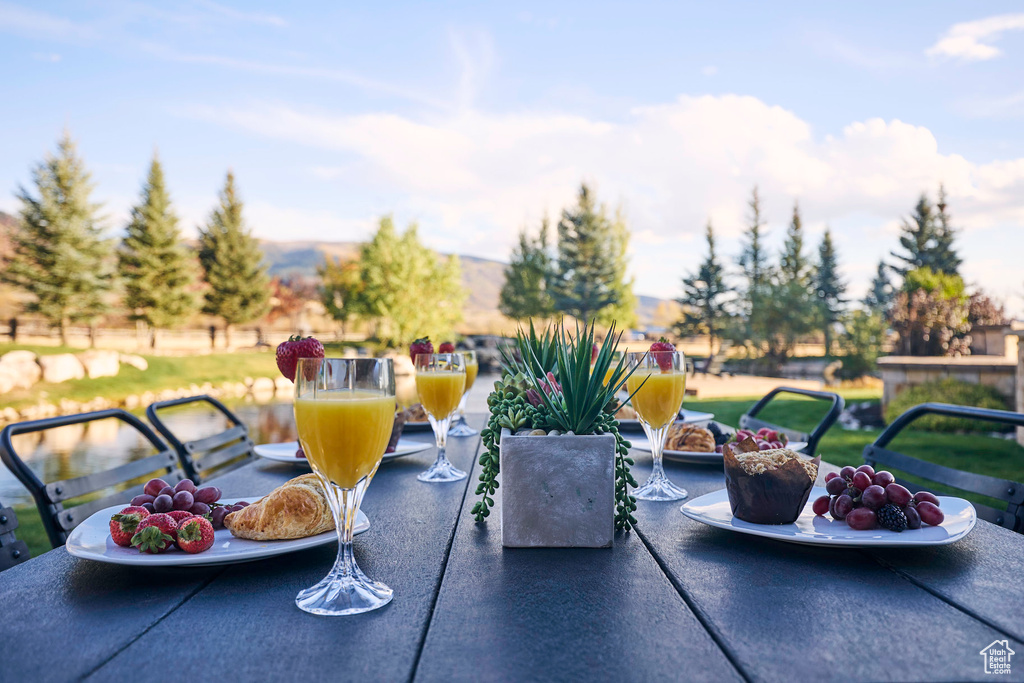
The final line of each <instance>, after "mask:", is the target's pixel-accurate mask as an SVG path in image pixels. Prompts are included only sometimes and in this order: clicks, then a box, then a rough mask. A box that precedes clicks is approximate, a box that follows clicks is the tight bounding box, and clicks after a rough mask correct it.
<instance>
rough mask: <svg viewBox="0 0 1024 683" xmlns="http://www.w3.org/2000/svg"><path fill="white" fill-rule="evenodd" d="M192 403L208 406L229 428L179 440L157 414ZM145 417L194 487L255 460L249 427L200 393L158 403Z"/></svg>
mask: <svg viewBox="0 0 1024 683" xmlns="http://www.w3.org/2000/svg"><path fill="white" fill-rule="evenodd" d="M191 403H208V404H210V405H211V406H213V407H214V408H215V409H216V410H218V411H219V412H220V413H221V414H222V415H223V416H224V417H225V418H227V420H228V422H230V423H231V426H230V427H228V428H227V429H226V430H224V431H223V432H220V433H219V434H214V435H213V436H207V437H204V438H202V439H194V440H192V441H182V440H181V439H180V438H179V437H178V436H177V435H176V434H175V433H174V432H173V431H171V429H170V428H169V427H168V426H167V423H166V422H164V421H163V420H162V419H160V415H159V412H160V411H161V410H166V409H168V408H174V407H177V406H183V405H188V404H191ZM146 417H147V418H149V421H150V422H151V423H152V424H153V426H154V427H156V430H157V431H158V432H160V434H162V435H163V437H164V438H165V439H167V441H168V443H170V444H171V447H173V448H174V450H175V451H177V453H178V459H179V460H180V461H181V467H182V469H184V470H185V475H186V476H187V477H188V478H189V479H191V480H192V481H193V482H195V483H196V484H200V483H202V482H203V481H205V480H207V479H209V478H210V477H213V476H217V475H221V474H225V473H226V472H230V471H231V470H233V469H236V468H238V467H241V466H242V465H245V464H246V463H248V462H250V461H251V460H252V459H253V458H255V457H256V453H255V451H254V450H253V442H252V439H250V438H249V428H248V427H246V426H245V423H243V422H242V421H241V420H239V419H238V416H237V415H235V414H234V413H233V412H231V411H230V410H229V409H228V408H227V406H225V405H224V404H223V403H221V402H220V401H218V400H217V399H215V398H213V397H212V396H207V395H206V394H203V395H200V396H188V397H185V398H176V399H172V400H170V401H158V402H156V403H152V404H150V406H149V407H148V408H146Z"/></svg>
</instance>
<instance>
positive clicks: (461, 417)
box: [456, 391, 469, 424]
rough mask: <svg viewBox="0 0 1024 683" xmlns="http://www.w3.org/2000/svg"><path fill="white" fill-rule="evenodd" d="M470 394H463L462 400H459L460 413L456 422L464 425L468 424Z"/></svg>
mask: <svg viewBox="0 0 1024 683" xmlns="http://www.w3.org/2000/svg"><path fill="white" fill-rule="evenodd" d="M468 393H469V392H468V391H467V392H465V393H464V394H462V398H461V399H459V413H458V418H457V419H456V422H461V423H463V424H465V422H466V395H467V394H468Z"/></svg>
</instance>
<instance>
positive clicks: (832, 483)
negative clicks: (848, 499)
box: [825, 477, 846, 496]
mask: <svg viewBox="0 0 1024 683" xmlns="http://www.w3.org/2000/svg"><path fill="white" fill-rule="evenodd" d="M825 490H826V491H828V492H829V493H831V494H832V495H833V496H838V495H839V494H840V493H842V492H843V491H845V490H846V480H845V479H843V478H842V477H834V478H833V479H830V480H829V482H828V483H827V484H825Z"/></svg>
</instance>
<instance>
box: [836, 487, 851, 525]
mask: <svg viewBox="0 0 1024 683" xmlns="http://www.w3.org/2000/svg"><path fill="white" fill-rule="evenodd" d="M852 510H853V498H850V497H849V496H848V495H846V494H845V493H844V494H843V495H841V496H839V497H838V498H836V503H835V505H833V506H832V516H833V517H835V518H836V519H846V516H847V515H849V514H850V512H851V511H852Z"/></svg>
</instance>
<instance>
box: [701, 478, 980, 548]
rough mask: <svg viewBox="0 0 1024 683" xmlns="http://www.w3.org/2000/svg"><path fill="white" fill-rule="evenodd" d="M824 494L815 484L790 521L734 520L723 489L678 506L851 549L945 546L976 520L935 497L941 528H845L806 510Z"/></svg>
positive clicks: (962, 506) (768, 532)
mask: <svg viewBox="0 0 1024 683" xmlns="http://www.w3.org/2000/svg"><path fill="white" fill-rule="evenodd" d="M824 495H826V493H825V489H824V488H822V487H818V486H815V487H814V488H813V489H812V490H811V495H810V496H809V497H808V499H807V505H806V506H805V507H804V511H803V512H802V513H800V516H799V517H798V518H797V520H796V521H795V522H793V523H792V524H751V523H750V522H744V521H743V520H742V519H736V518H735V517H733V516H732V507H731V506H730V505H729V494H728V492H726V490H725V489H722V490H720V491H715V492H713V493H708V494H705V495H703V496H701V497H700V498H695V499H693V500H691V501H689V502H688V503H685V504H684V505H683V507H682V508H681V510H682V513H683V514H684V515H686V516H687V517H689V518H690V519H695V520H697V521H698V522H703V523H704V524H709V525H711V526H714V527H718V528H719V529H728V530H730V531H738V532H740V533H741V534H751V535H754V536H764V537H765V538H774V539H776V540H779V541H786V542H788V543H804V544H807V545H833V546H835V545H839V546H847V547H854V548H877V547H894V546H901V547H913V546H924V545H946V544H947V543H955V542H956V541H959V540H960V539H961V538H963V537H964V536H966V535H967V534H968V533H969V532H970V530H971V529H973V528H974V525H975V524H977V522H978V515H977V513H976V512H975V510H974V506H973V505H971V504H970V503H969V502H968V501H966V500H964V499H963V498H952V497H949V496H939V507H940V508H942V512H943V514H944V515H945V516H946V518H945V520H944V521H943V522H942V524H941V525H940V526H928V525H924V526H922V527H921V528H920V529H907V530H906V531H902V532H899V533H897V532H895V531H889V530H888V529H872V530H870V531H856V530H854V529H851V528H850V527H849V526H847V524H846V522H843V521H840V520H835V519H832V518H831V517H829V516H827V515H826V516H824V517H822V516H819V515H815V514H814V512H813V511H812V510H811V505H812V503H813V502H814V499H815V498H817V497H819V496H824Z"/></svg>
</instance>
